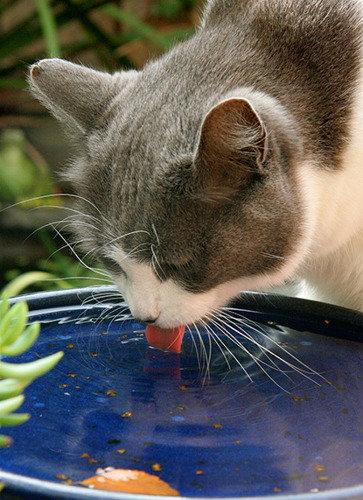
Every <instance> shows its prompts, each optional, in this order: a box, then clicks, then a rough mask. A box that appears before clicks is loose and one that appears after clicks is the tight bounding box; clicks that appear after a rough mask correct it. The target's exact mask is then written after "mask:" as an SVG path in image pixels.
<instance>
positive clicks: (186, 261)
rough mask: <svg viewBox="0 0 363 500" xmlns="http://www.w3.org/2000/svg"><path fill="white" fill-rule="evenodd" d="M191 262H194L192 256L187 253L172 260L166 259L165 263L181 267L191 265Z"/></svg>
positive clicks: (177, 267) (169, 265)
mask: <svg viewBox="0 0 363 500" xmlns="http://www.w3.org/2000/svg"><path fill="white" fill-rule="evenodd" d="M191 263H192V258H191V257H189V256H187V255H183V256H180V257H178V258H174V259H170V261H166V262H165V265H166V266H167V267H170V268H174V269H180V268H183V267H187V266H190V264H191Z"/></svg>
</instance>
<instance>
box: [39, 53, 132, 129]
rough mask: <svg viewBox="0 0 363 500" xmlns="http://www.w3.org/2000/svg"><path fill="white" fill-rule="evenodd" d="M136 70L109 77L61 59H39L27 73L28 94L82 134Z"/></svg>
mask: <svg viewBox="0 0 363 500" xmlns="http://www.w3.org/2000/svg"><path fill="white" fill-rule="evenodd" d="M136 74H137V71H125V72H121V73H116V74H114V75H110V74H108V73H104V72H102V71H96V70H93V69H90V68H87V67H85V66H81V65H79V64H74V63H71V62H69V61H65V60H63V59H56V58H54V59H43V60H42V61H39V62H37V63H36V64H33V65H32V66H31V68H30V72H29V83H30V87H31V90H32V92H33V93H34V94H35V96H36V97H37V98H38V99H39V100H40V101H41V102H42V104H44V106H46V107H47V108H48V109H49V110H50V111H51V112H52V113H53V114H54V115H55V116H56V118H58V119H59V120H60V121H62V122H63V123H65V124H66V125H67V126H68V127H69V126H70V127H71V128H72V129H75V130H78V131H80V132H82V133H83V132H85V131H87V130H89V129H90V128H92V127H94V126H95V125H96V124H97V120H98V118H99V117H100V116H101V115H102V113H103V112H104V111H105V110H106V109H107V106H108V104H109V103H110V102H111V100H112V99H113V98H114V97H115V95H117V93H118V92H119V91H120V90H121V88H122V87H123V86H124V85H125V84H127V83H128V81H130V79H132V78H134V77H135V75H136Z"/></svg>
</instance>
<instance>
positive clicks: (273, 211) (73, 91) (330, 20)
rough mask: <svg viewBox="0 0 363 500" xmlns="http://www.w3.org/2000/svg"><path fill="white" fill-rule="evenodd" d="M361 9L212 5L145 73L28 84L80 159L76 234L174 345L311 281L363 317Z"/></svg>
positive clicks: (52, 76)
mask: <svg viewBox="0 0 363 500" xmlns="http://www.w3.org/2000/svg"><path fill="white" fill-rule="evenodd" d="M362 32H363V2H361V1H358V0H283V1H282V0H210V1H209V2H208V3H207V4H206V6H205V9H204V13H203V15H202V21H201V26H200V27H199V28H198V29H197V30H196V32H195V34H194V35H193V36H192V37H191V38H189V39H187V40H185V41H183V42H181V43H179V44H178V45H176V46H175V47H173V48H172V49H171V50H170V51H169V52H168V53H166V54H164V55H163V56H161V57H160V58H158V59H156V60H153V61H150V62H149V63H147V64H146V66H145V67H144V68H143V69H142V70H139V71H136V70H130V71H121V72H117V73H115V74H113V75H111V74H108V73H105V72H101V71H96V70H93V69H90V68H87V67H84V66H82V65H78V64H74V63H71V62H68V61H65V60H61V59H45V60H41V61H39V62H37V63H35V64H34V65H33V66H32V67H31V69H30V76H29V80H30V84H31V88H32V91H33V93H34V94H35V96H36V97H37V98H38V99H39V100H40V101H41V102H42V103H43V104H44V105H45V106H46V107H47V108H49V110H50V111H51V112H52V113H53V114H54V115H55V116H56V117H57V118H58V119H59V120H60V121H61V122H62V123H63V124H64V125H65V126H66V128H67V129H68V130H69V132H70V137H71V139H72V140H73V142H74V143H75V144H76V145H77V156H76V159H75V160H74V161H73V163H72V165H70V166H69V167H68V168H67V172H66V176H67V178H68V179H69V180H70V181H71V182H72V184H73V186H74V189H75V192H76V194H77V198H76V199H77V203H76V209H77V210H78V211H79V217H78V218H77V221H75V222H74V232H75V234H76V235H77V238H78V239H79V240H80V244H81V246H82V247H83V250H84V251H85V252H93V254H94V255H97V258H98V260H99V261H100V262H101V263H103V265H104V266H105V268H106V269H107V270H108V271H109V273H110V274H111V276H112V278H113V280H114V282H115V284H116V285H117V286H118V288H119V289H120V291H121V293H122V294H123V296H124V298H125V300H126V302H127V303H128V305H129V307H130V310H131V312H132V313H133V315H134V316H135V318H137V319H138V320H140V321H143V322H146V323H154V324H155V325H158V326H160V327H162V328H171V327H175V326H178V325H184V324H193V322H198V321H199V320H201V319H202V320H203V319H208V318H210V317H212V316H213V315H214V314H215V313H216V311H218V309H219V308H220V307H221V306H224V305H226V304H227V303H229V301H230V300H231V299H232V298H234V297H236V296H237V295H239V294H240V292H241V291H242V290H266V289H269V288H271V287H274V286H279V285H282V284H283V283H285V282H286V281H287V280H291V279H295V280H299V281H301V283H303V284H304V291H303V292H301V294H305V295H306V293H308V296H309V297H312V298H314V299H317V300H323V301H327V302H331V303H335V304H339V305H342V306H346V307H348V308H353V309H359V310H363V259H362V249H363V49H362Z"/></svg>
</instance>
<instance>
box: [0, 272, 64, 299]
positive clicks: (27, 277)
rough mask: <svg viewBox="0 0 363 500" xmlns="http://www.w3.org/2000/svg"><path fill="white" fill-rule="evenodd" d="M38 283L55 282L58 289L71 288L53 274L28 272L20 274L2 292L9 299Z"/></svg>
mask: <svg viewBox="0 0 363 500" xmlns="http://www.w3.org/2000/svg"><path fill="white" fill-rule="evenodd" d="M38 281H56V282H57V284H58V285H59V287H60V288H71V285H69V284H68V283H67V282H66V281H64V280H61V279H59V278H58V276H56V275H55V274H51V273H45V272H43V271H30V272H28V273H24V274H21V275H20V276H18V278H15V279H14V280H13V281H11V282H10V283H9V284H8V285H6V287H5V288H4V292H6V293H7V295H8V296H9V297H15V296H16V295H19V293H20V292H22V291H23V290H24V289H26V288H27V287H28V286H30V285H33V284H34V283H37V282H38Z"/></svg>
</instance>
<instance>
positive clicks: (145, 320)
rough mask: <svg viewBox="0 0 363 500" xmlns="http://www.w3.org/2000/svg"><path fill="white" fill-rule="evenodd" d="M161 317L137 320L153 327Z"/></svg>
mask: <svg viewBox="0 0 363 500" xmlns="http://www.w3.org/2000/svg"><path fill="white" fill-rule="evenodd" d="M158 317H159V316H155V317H149V318H135V319H136V320H137V321H138V322H139V323H145V324H147V325H152V324H153V323H155V321H156V320H157V319H158Z"/></svg>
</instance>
